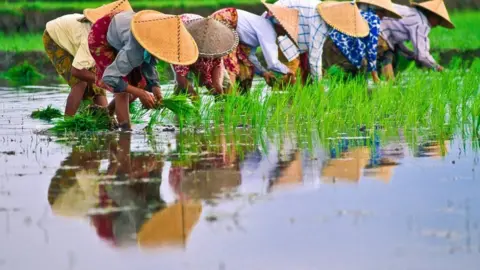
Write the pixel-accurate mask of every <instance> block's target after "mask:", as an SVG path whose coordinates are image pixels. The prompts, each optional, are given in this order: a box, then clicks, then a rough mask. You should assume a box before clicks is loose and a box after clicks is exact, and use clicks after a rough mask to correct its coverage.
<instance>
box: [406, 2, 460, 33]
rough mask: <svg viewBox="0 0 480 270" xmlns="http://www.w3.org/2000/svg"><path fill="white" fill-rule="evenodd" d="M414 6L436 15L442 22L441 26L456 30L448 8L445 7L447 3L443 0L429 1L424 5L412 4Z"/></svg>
mask: <svg viewBox="0 0 480 270" xmlns="http://www.w3.org/2000/svg"><path fill="white" fill-rule="evenodd" d="M411 4H412V6H414V7H418V8H422V9H426V10H428V11H430V12H432V13H434V14H436V15H438V16H439V17H440V18H441V19H442V20H441V23H440V25H441V26H443V27H445V28H449V29H453V28H455V25H453V23H452V21H451V20H450V16H448V11H447V7H446V6H445V3H444V2H443V0H433V1H427V2H423V3H411Z"/></svg>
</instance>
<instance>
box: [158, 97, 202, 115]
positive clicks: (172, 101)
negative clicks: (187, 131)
mask: <svg viewBox="0 0 480 270" xmlns="http://www.w3.org/2000/svg"><path fill="white" fill-rule="evenodd" d="M156 109H157V110H158V109H168V110H170V111H171V112H173V113H174V114H175V115H177V116H179V117H182V118H183V119H189V118H194V117H196V116H198V108H196V107H195V106H193V104H192V103H190V101H189V99H188V97H187V96H185V95H171V96H168V97H165V98H163V100H162V101H161V103H160V104H159V105H158V106H157V108H156Z"/></svg>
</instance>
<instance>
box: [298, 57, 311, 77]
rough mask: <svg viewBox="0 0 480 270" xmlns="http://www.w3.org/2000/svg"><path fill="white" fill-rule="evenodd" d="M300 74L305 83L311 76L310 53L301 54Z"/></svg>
mask: <svg viewBox="0 0 480 270" xmlns="http://www.w3.org/2000/svg"><path fill="white" fill-rule="evenodd" d="M300 72H301V74H302V80H303V82H304V83H305V82H306V81H307V78H308V75H309V74H310V64H309V63H308V52H305V53H302V54H300Z"/></svg>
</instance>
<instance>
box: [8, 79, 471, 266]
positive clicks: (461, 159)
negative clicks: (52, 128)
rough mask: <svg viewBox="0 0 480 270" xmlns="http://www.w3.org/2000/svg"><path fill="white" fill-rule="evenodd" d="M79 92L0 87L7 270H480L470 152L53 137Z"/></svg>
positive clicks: (226, 139)
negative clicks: (59, 113)
mask: <svg viewBox="0 0 480 270" xmlns="http://www.w3.org/2000/svg"><path fill="white" fill-rule="evenodd" d="M66 96H67V93H66V91H65V88H63V87H43V88H42V87H33V88H28V89H11V88H1V89H0V100H1V101H0V239H1V241H0V269H5V270H7V269H8V270H16V269H22V270H23V269H52V270H56V269H91V270H94V269H119V270H121V269H158V268H165V269H208V270H210V269H239V270H240V269H242V270H243V269H262V270H263V269H289V270H290V269H299V270H310V269H312V270H313V269H325V268H328V269H365V270H374V269H379V270H383V269H399V270H400V269H402V270H403V269H412V270H413V269H414V270H423V269H425V270H431V269H442V270H443V269H445V270H447V269H448V270H450V269H452V270H453V269H462V270H470V269H472V270H475V269H479V266H480V227H479V226H480V196H479V195H478V191H479V190H480V183H479V180H478V179H479V178H478V176H479V173H478V156H477V153H476V152H475V151H473V149H472V148H471V147H470V143H469V142H466V143H465V144H464V142H462V141H461V140H459V139H458V138H456V137H454V138H452V140H450V141H445V142H443V146H441V145H440V144H442V142H441V143H440V144H439V143H430V144H425V142H423V143H424V144H423V146H422V147H418V145H417V146H413V145H409V144H408V143H406V140H405V139H404V138H403V137H402V134H401V132H399V135H398V136H396V137H395V138H391V139H388V140H385V139H382V141H380V142H378V141H377V142H376V143H373V146H372V145H370V146H369V144H366V143H362V142H363V141H366V140H367V139H368V138H371V137H368V136H367V137H365V138H355V139H353V138H350V139H348V138H345V139H342V140H340V146H338V145H336V146H337V147H335V148H332V147H330V146H325V145H321V144H320V143H317V144H315V145H314V146H313V148H312V149H310V150H306V149H299V148H298V147H297V145H296V144H297V140H294V139H292V138H290V137H287V136H284V135H283V134H278V137H280V138H283V139H284V140H282V143H278V142H276V141H275V142H274V141H267V143H266V144H265V145H262V146H259V145H255V143H254V139H253V138H252V136H251V133H249V131H248V129H246V128H239V129H238V130H236V131H235V134H236V136H233V135H232V134H218V136H213V137H212V136H207V135H206V134H205V133H202V132H198V133H191V134H183V135H181V134H179V133H178V131H175V132H170V131H163V129H161V128H158V129H157V130H156V131H155V132H154V134H153V136H147V135H146V134H145V132H144V131H143V130H142V126H141V125H137V126H136V127H135V130H134V132H132V133H121V134H120V133H108V134H103V135H99V136H95V137H94V138H95V139H84V140H82V141H80V142H75V141H72V140H71V139H69V138H66V139H64V140H63V141H62V140H61V141H59V138H56V137H53V136H51V135H48V134H46V133H45V132H40V133H39V131H42V130H45V129H46V128H48V123H46V122H43V121H39V120H33V119H31V118H30V117H29V115H30V113H31V112H32V111H33V110H34V109H37V108H39V107H45V106H47V105H49V104H53V105H54V106H56V107H58V108H62V109H63V107H64V104H65V100H66ZM233 137H235V138H236V139H233ZM335 144H336V143H335ZM332 157H333V158H332Z"/></svg>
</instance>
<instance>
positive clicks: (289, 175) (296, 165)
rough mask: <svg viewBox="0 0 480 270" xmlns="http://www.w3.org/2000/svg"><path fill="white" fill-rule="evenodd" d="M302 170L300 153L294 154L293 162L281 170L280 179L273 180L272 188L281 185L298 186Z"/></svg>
mask: <svg viewBox="0 0 480 270" xmlns="http://www.w3.org/2000/svg"><path fill="white" fill-rule="evenodd" d="M302 169H303V168H302V160H301V158H300V153H299V152H296V153H295V155H294V158H293V160H292V161H290V162H289V163H288V165H287V166H286V167H285V168H283V169H281V173H280V177H278V178H277V179H275V180H274V182H273V183H272V188H275V187H278V186H283V185H292V184H300V183H301V182H302V177H303V172H302Z"/></svg>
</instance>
